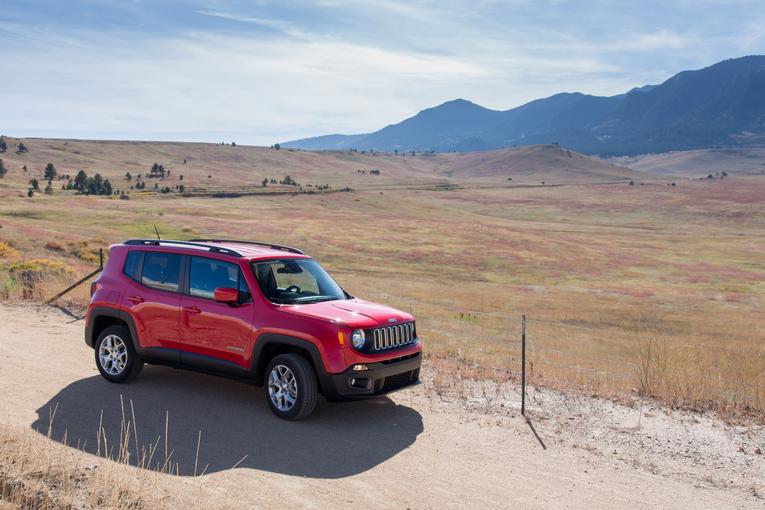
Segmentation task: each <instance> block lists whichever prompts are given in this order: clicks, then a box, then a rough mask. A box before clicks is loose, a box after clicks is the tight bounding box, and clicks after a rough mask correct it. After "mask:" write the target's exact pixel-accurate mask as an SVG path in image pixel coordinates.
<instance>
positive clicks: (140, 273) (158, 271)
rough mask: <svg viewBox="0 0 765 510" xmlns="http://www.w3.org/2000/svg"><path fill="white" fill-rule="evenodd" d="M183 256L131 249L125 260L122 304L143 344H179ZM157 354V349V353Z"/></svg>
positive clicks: (144, 346) (153, 346) (148, 345)
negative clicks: (131, 317) (125, 277)
mask: <svg viewBox="0 0 765 510" xmlns="http://www.w3.org/2000/svg"><path fill="white" fill-rule="evenodd" d="M182 261H183V257H182V256H181V255H178V254H176V253H169V252H160V251H156V252H154V251H131V252H129V253H128V255H127V258H126V260H125V267H124V273H125V274H126V275H127V276H129V277H130V278H129V279H126V281H127V283H126V288H125V289H124V290H123V292H122V293H121V296H122V298H121V299H122V304H123V306H124V307H125V308H127V309H128V310H130V313H131V314H132V316H133V318H134V322H135V325H136V328H137V330H138V337H139V339H140V342H141V346H142V347H143V348H155V349H156V348H169V349H174V348H177V347H178V339H179V322H180V301H181V293H180V290H181V286H180V278H181V276H180V275H181V264H182ZM155 354H156V353H155Z"/></svg>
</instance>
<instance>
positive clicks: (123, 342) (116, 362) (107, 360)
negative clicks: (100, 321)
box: [94, 326, 143, 383]
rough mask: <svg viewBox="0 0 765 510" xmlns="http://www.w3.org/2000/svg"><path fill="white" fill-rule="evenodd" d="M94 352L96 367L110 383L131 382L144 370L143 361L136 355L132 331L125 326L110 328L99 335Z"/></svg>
mask: <svg viewBox="0 0 765 510" xmlns="http://www.w3.org/2000/svg"><path fill="white" fill-rule="evenodd" d="M94 350H95V354H96V367H98V371H99V372H100V373H101V375H102V376H103V378H104V379H106V380H107V381H109V382H113V383H122V382H128V381H131V380H133V379H135V378H136V377H138V374H140V373H141V370H142V369H143V360H142V359H140V358H139V357H138V355H137V354H136V352H135V349H134V348H133V340H132V338H131V336H130V331H129V330H128V328H126V327H125V326H109V327H108V328H106V329H104V330H103V331H102V332H101V334H100V335H98V340H96V345H95V349H94Z"/></svg>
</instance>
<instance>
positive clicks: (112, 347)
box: [98, 335, 128, 376]
mask: <svg viewBox="0 0 765 510" xmlns="http://www.w3.org/2000/svg"><path fill="white" fill-rule="evenodd" d="M127 359H128V352H127V346H126V345H125V342H124V341H123V340H122V339H121V338H120V337H118V336H117V335H109V336H107V337H105V338H104V340H103V341H102V342H101V346H100V347H99V348H98V362H99V363H101V368H103V369H104V372H106V373H107V374H109V375H113V376H117V375H120V374H121V373H122V372H123V371H124V370H125V366H126V365H127Z"/></svg>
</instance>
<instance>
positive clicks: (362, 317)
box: [282, 299, 414, 328]
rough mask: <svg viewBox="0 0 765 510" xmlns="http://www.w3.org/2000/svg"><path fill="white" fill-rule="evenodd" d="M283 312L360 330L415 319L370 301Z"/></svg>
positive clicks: (316, 305) (327, 303)
mask: <svg viewBox="0 0 765 510" xmlns="http://www.w3.org/2000/svg"><path fill="white" fill-rule="evenodd" d="M282 310H284V311H285V312H288V313H294V314H297V315H302V316H304V317H313V318H316V319H321V320H325V321H334V322H340V323H343V324H345V325H347V326H351V327H359V328H370V327H374V326H382V325H389V324H394V321H393V320H392V319H395V323H398V322H407V321H411V320H413V319H414V317H412V316H411V315H409V314H408V313H406V312H402V311H401V310H396V309H395V308H391V307H390V306H385V305H379V304H377V303H372V302H369V301H362V300H361V299H349V300H345V301H324V302H321V303H314V304H307V305H289V306H283V307H282Z"/></svg>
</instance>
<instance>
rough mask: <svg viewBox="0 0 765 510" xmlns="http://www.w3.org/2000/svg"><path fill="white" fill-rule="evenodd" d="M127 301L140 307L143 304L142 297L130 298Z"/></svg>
mask: <svg viewBox="0 0 765 510" xmlns="http://www.w3.org/2000/svg"><path fill="white" fill-rule="evenodd" d="M127 300H128V301H130V302H131V303H133V304H134V305H139V304H141V303H143V298H142V297H141V296H129V297H128V298H127Z"/></svg>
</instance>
